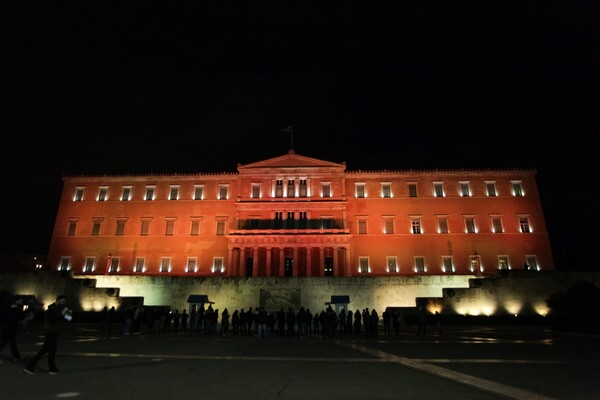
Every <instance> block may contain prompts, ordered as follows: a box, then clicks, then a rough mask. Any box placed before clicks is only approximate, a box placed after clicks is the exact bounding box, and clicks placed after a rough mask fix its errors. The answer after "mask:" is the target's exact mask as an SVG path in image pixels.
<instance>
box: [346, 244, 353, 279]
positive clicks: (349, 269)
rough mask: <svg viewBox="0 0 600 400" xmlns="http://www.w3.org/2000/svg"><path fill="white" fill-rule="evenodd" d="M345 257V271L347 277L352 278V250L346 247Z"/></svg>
mask: <svg viewBox="0 0 600 400" xmlns="http://www.w3.org/2000/svg"><path fill="white" fill-rule="evenodd" d="M344 255H345V257H346V270H345V271H344V272H345V273H346V274H345V275H346V276H352V263H351V260H350V249H349V248H348V247H346V248H345V249H344Z"/></svg>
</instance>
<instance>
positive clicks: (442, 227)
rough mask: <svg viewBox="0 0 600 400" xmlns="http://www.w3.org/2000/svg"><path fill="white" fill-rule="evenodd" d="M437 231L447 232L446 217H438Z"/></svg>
mask: <svg viewBox="0 0 600 400" xmlns="http://www.w3.org/2000/svg"><path fill="white" fill-rule="evenodd" d="M438 233H448V217H438Z"/></svg>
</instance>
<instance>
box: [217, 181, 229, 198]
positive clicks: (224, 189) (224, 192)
mask: <svg viewBox="0 0 600 400" xmlns="http://www.w3.org/2000/svg"><path fill="white" fill-rule="evenodd" d="M228 192H229V186H228V185H220V186H219V200H227V196H228V195H229V193H228Z"/></svg>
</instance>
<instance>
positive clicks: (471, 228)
mask: <svg viewBox="0 0 600 400" xmlns="http://www.w3.org/2000/svg"><path fill="white" fill-rule="evenodd" d="M464 219H465V233H467V234H469V235H473V234H476V233H477V223H476V221H475V216H474V215H465V216H464Z"/></svg>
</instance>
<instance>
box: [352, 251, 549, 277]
mask: <svg viewBox="0 0 600 400" xmlns="http://www.w3.org/2000/svg"><path fill="white" fill-rule="evenodd" d="M496 257H497V263H496V265H494V266H490V267H489V268H488V269H513V266H512V265H511V264H510V263H509V257H508V256H507V255H498V256H496ZM466 262H467V263H468V266H469V271H470V272H472V273H477V272H483V271H484V266H483V265H482V263H481V258H480V257H479V255H477V254H473V255H471V256H469V258H468V260H466ZM436 264H437V265H436ZM522 268H523V269H526V270H527V269H530V270H536V271H539V270H540V267H539V265H538V262H537V257H536V256H535V255H527V256H526V257H525V262H524V264H523V266H522ZM410 269H411V271H412V272H415V273H427V272H438V271H441V272H442V273H453V272H456V268H455V263H454V257H453V256H442V257H441V259H440V260H439V261H437V262H436V263H434V264H433V265H429V264H428V263H427V262H426V260H425V257H423V256H415V257H414V258H413V265H411V266H410ZM385 271H386V272H388V273H399V272H400V265H399V264H398V259H397V257H396V256H388V257H386V268H385ZM358 272H359V273H361V274H370V273H371V258H370V257H367V256H364V257H363V256H361V257H358Z"/></svg>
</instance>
